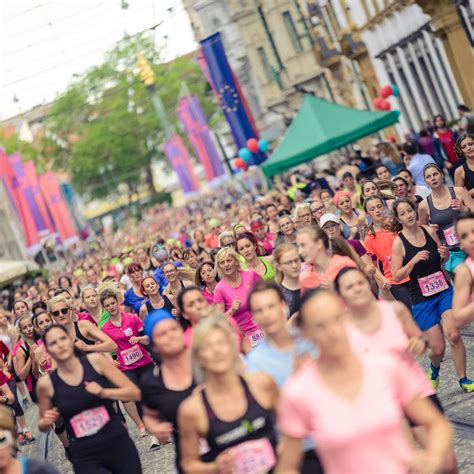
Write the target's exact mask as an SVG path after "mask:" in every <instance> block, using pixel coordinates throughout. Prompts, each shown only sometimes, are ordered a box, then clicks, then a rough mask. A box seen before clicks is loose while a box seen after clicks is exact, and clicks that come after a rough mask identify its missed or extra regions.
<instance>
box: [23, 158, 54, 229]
mask: <svg viewBox="0 0 474 474" xmlns="http://www.w3.org/2000/svg"><path fill="white" fill-rule="evenodd" d="M23 168H24V170H25V175H26V179H27V181H28V184H29V186H30V188H31V192H32V195H33V199H34V201H35V204H36V207H37V209H38V212H39V214H40V216H41V219H42V221H43V222H44V224H45V225H46V230H44V229H38V230H39V232H40V235H43V234H44V235H46V234H54V225H53V221H52V220H51V216H50V215H49V213H48V207H47V206H46V202H45V201H44V198H43V195H42V194H41V190H40V186H39V181H38V175H37V174H36V167H35V164H34V162H33V161H32V160H29V161H25V162H24V163H23Z"/></svg>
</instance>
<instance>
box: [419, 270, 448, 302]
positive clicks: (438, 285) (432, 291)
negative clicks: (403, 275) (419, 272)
mask: <svg viewBox="0 0 474 474" xmlns="http://www.w3.org/2000/svg"><path fill="white" fill-rule="evenodd" d="M418 284H419V285H420V289H421V294H422V295H423V296H432V295H436V293H440V292H441V291H443V290H447V289H448V284H447V283H446V278H444V275H443V272H441V271H440V272H436V273H432V274H431V275H428V276H425V277H421V278H418Z"/></svg>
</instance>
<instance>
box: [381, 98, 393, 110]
mask: <svg viewBox="0 0 474 474" xmlns="http://www.w3.org/2000/svg"><path fill="white" fill-rule="evenodd" d="M380 108H381V109H382V110H390V109H391V108H392V105H391V104H390V102H389V101H388V100H382V102H381V103H380Z"/></svg>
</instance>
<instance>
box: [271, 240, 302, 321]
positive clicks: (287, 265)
mask: <svg viewBox="0 0 474 474" xmlns="http://www.w3.org/2000/svg"><path fill="white" fill-rule="evenodd" d="M273 258H274V259H275V266H276V271H277V275H276V282H277V283H278V285H279V288H280V291H281V293H282V294H283V298H284V299H285V302H286V304H287V305H288V310H289V312H288V318H289V317H291V316H292V315H293V314H295V313H296V312H298V310H299V309H300V301H301V287H300V281H299V277H300V273H301V258H300V256H299V254H298V248H297V247H295V246H294V245H291V244H281V245H279V246H278V247H277V248H276V249H275V250H274V252H273Z"/></svg>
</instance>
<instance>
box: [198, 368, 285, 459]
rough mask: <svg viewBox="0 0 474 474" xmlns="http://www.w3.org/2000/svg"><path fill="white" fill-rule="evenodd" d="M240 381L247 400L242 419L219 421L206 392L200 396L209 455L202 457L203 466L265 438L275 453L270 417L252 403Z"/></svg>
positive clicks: (271, 416) (273, 431)
mask: <svg viewBox="0 0 474 474" xmlns="http://www.w3.org/2000/svg"><path fill="white" fill-rule="evenodd" d="M240 380H241V383H242V386H243V388H244V392H245V397H246V399H247V410H246V412H245V413H244V415H243V416H241V417H239V418H237V420H234V421H223V420H220V419H219V418H218V417H217V415H216V414H215V413H214V410H213V409H212V407H211V405H210V403H209V400H208V399H207V396H206V390H203V391H202V392H201V394H202V401H203V403H204V407H205V408H206V412H207V417H208V419H209V430H208V432H207V437H206V441H207V444H208V446H209V452H208V453H206V455H205V456H204V457H203V459H205V461H206V462H210V461H213V460H214V459H216V457H217V456H218V455H219V454H220V453H221V452H222V451H224V450H225V449H227V448H231V447H232V446H236V445H238V444H240V443H243V442H244V441H250V440H256V439H262V438H267V439H268V440H269V441H270V443H271V445H272V446H273V448H274V449H275V446H276V436H275V430H274V428H273V422H274V420H273V414H272V413H271V412H270V411H269V410H267V409H265V408H263V407H262V406H261V405H260V404H259V403H258V402H257V400H255V398H254V397H253V395H252V393H251V392H250V389H249V387H248V385H247V382H246V381H245V380H244V379H243V378H242V377H241V378H240Z"/></svg>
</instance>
